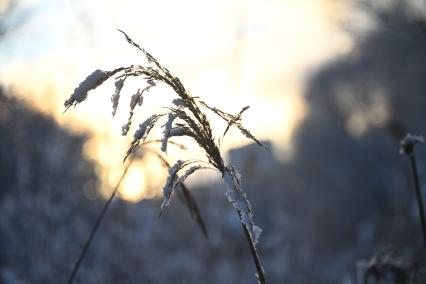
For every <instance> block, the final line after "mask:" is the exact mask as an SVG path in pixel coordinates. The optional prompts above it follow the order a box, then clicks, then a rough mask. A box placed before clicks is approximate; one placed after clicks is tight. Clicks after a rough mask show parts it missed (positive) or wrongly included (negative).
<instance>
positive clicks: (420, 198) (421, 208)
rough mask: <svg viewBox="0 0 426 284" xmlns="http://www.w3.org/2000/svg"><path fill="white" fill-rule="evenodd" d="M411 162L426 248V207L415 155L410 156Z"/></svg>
mask: <svg viewBox="0 0 426 284" xmlns="http://www.w3.org/2000/svg"><path fill="white" fill-rule="evenodd" d="M410 161H411V168H412V170H413V177H414V185H415V188H416V195H417V205H418V207H419V215H420V223H421V225H422V230H423V241H424V245H425V248H426V221H425V212H424V205H423V196H422V192H421V190H420V182H419V176H418V174H417V165H416V158H415V156H414V154H411V155H410Z"/></svg>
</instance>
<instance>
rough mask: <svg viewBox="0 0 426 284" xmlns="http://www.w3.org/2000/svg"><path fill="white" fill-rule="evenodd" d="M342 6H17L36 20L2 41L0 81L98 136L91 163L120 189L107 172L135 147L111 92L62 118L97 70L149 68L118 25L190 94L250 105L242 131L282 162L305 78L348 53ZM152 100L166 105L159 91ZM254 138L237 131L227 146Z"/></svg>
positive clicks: (315, 0) (322, 1)
mask: <svg viewBox="0 0 426 284" xmlns="http://www.w3.org/2000/svg"><path fill="white" fill-rule="evenodd" d="M0 2H1V0H0ZM337 2H338V1H331V0H257V1H255V0H246V1H244V0H233V1H231V0H215V1H213V0H210V1H199V0H198V1H196V0H181V1H171V0H159V1H153V0H151V1H124V0H121V1H112V0H109V1H105V0H104V1H100V0H95V1H71V0H39V1H36V0H21V1H19V3H20V6H19V7H21V8H20V9H22V10H24V11H27V12H28V13H29V15H30V16H29V17H28V18H27V19H25V20H24V22H23V24H22V25H21V26H20V27H19V28H17V29H16V32H14V33H11V34H10V35H9V37H7V38H6V39H5V40H3V42H0V62H1V64H0V81H1V82H2V83H6V84H12V85H13V86H15V89H16V91H17V92H18V94H19V95H20V96H23V97H25V98H26V100H27V101H28V102H29V103H30V104H32V105H34V106H35V107H36V108H38V109H40V110H42V111H43V112H46V113H48V114H50V115H52V116H53V117H54V118H55V119H56V120H57V121H58V122H59V123H60V124H61V125H64V126H66V127H70V128H71V129H73V130H74V131H83V130H84V131H91V132H93V133H94V134H93V139H92V140H91V141H89V142H88V144H87V146H86V152H87V155H88V156H89V157H90V158H92V159H94V160H96V161H98V162H99V164H100V165H101V166H100V168H102V169H101V170H100V173H101V175H104V176H107V175H109V180H111V183H112V184H113V183H114V180H115V179H116V178H115V177H111V176H119V175H120V172H121V170H122V164H121V159H122V156H123V153H124V152H125V149H126V147H127V146H128V143H129V142H128V140H126V139H124V138H123V137H121V135H120V132H121V131H120V126H121V124H122V123H123V120H122V118H120V115H118V117H117V118H115V119H114V120H113V119H112V118H111V115H110V113H111V106H110V103H109V101H110V100H109V97H110V95H111V93H112V92H113V89H111V87H110V88H108V86H107V87H105V88H101V90H99V91H95V92H92V93H91V94H90V98H89V99H88V101H87V102H85V103H83V104H81V105H80V106H78V107H77V108H76V109H71V110H70V111H69V112H68V113H67V114H66V115H63V114H62V112H63V107H62V106H63V101H64V100H65V99H66V98H67V97H68V96H69V95H70V94H71V93H72V91H73V89H74V88H75V87H76V86H77V85H78V84H79V82H80V81H81V80H83V79H84V78H85V77H86V76H87V75H88V74H90V73H91V72H92V71H94V70H95V69H98V68H99V69H104V70H108V69H112V68H116V67H119V66H125V65H126V66H127V65H129V64H141V63H144V60H143V59H144V58H143V57H142V56H141V54H140V53H138V52H137V50H135V49H134V48H132V47H131V46H129V45H128V44H127V42H126V41H125V40H124V39H123V37H122V35H121V34H120V33H118V32H117V31H116V28H120V29H123V30H125V31H126V32H127V33H128V34H129V35H130V36H131V37H132V38H133V40H134V41H136V42H138V43H139V44H141V45H142V46H144V47H145V48H146V49H147V50H148V51H149V52H150V53H151V54H153V55H154V56H155V57H156V58H157V59H158V60H159V61H160V62H161V63H162V64H163V65H165V66H166V67H167V68H169V69H170V70H171V71H172V73H173V74H174V75H175V76H178V77H179V78H180V79H181V81H182V82H183V84H184V85H185V86H186V88H187V89H188V90H189V91H190V93H191V94H192V95H196V96H200V97H202V98H203V99H204V100H205V101H207V102H208V103H210V104H212V105H214V106H217V107H219V108H221V109H223V110H225V111H228V112H231V113H235V112H238V111H239V110H240V109H241V107H243V106H246V105H250V106H251V108H250V109H249V110H248V111H247V112H246V113H245V114H244V116H243V123H244V124H245V126H246V127H247V128H249V129H250V130H251V131H252V132H253V133H254V134H255V135H256V136H257V137H258V138H260V139H262V140H270V141H272V142H273V145H274V148H275V149H277V151H276V153H277V155H278V157H283V156H285V155H283V153H286V151H289V149H290V148H291V147H290V146H291V135H292V133H293V131H294V129H295V128H296V127H297V125H298V123H299V122H300V120H301V119H302V118H303V116H304V114H305V113H306V108H305V106H304V101H303V97H302V94H303V90H304V87H305V85H304V84H305V80H306V78H307V77H308V76H309V75H310V74H311V72H312V71H313V70H315V68H317V67H318V66H319V65H320V64H321V63H324V62H326V61H327V60H329V59H331V58H333V57H334V56H337V55H339V54H344V53H346V52H348V51H349V50H350V48H351V40H350V38H349V36H348V35H347V34H346V33H345V32H344V31H342V30H341V29H340V28H339V21H340V20H341V17H342V15H343V10H344V7H343V6H341V5H338V4H337ZM0 7H1V5H0ZM22 10H18V12H19V11H22ZM155 95H156V96H158V97H162V94H161V92H160V91H158V92H155ZM156 104H157V105H156V107H160V106H162V105H164V104H167V100H162V99H159V100H158V101H157V103H156ZM154 105H155V103H154ZM152 107H153V108H154V106H152ZM123 113H124V115H125V113H126V111H125V110H123ZM149 114H150V113H147V114H146V115H149ZM142 117H143V116H142ZM136 124H137V122H135V125H136ZM212 124H213V128H215V127H219V130H218V133H221V132H222V131H223V129H222V128H220V127H222V126H221V124H219V123H218V122H217V121H216V120H213V119H212ZM249 142H250V141H247V140H246V139H245V138H244V137H242V136H241V135H239V133H238V132H237V131H234V132H232V133H230V135H228V136H227V138H226V140H225V142H224V145H223V150H225V151H226V150H228V149H230V148H233V147H237V146H241V145H244V144H247V143H249ZM173 158H175V157H174V154H173V153H171V154H170V159H173ZM105 179H106V178H105ZM135 182H136V181H135ZM144 182H145V181H144ZM144 182H141V181H139V183H144Z"/></svg>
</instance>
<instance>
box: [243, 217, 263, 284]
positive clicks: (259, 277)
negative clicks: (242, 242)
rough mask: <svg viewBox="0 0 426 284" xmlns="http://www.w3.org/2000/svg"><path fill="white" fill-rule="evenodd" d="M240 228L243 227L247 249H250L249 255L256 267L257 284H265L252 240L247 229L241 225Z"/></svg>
mask: <svg viewBox="0 0 426 284" xmlns="http://www.w3.org/2000/svg"><path fill="white" fill-rule="evenodd" d="M242 227H243V230H244V235H245V236H246V239H247V243H248V245H249V248H250V252H251V255H252V256H253V260H254V264H255V266H256V271H257V277H258V279H259V283H261V284H266V278H265V272H264V271H263V267H262V264H261V262H260V257H259V254H258V253H257V250H256V248H255V246H254V243H253V240H252V239H251V237H250V234H249V232H248V230H247V228H246V227H245V226H244V225H242Z"/></svg>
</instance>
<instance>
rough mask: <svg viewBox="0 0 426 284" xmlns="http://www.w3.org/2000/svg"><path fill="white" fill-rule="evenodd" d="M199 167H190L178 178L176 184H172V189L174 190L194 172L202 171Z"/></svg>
mask: <svg viewBox="0 0 426 284" xmlns="http://www.w3.org/2000/svg"><path fill="white" fill-rule="evenodd" d="M202 168H203V167H201V166H200V165H197V166H193V167H190V168H189V169H188V170H187V171H186V172H185V174H184V175H183V176H181V177H179V178H178V179H177V180H176V182H174V183H173V188H175V187H176V186H177V185H178V184H179V183H183V182H184V181H185V180H186V179H187V178H188V177H189V176H190V175H192V174H193V173H194V172H196V171H198V170H200V169H202Z"/></svg>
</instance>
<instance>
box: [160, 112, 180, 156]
mask: <svg viewBox="0 0 426 284" xmlns="http://www.w3.org/2000/svg"><path fill="white" fill-rule="evenodd" d="M175 118H176V116H175V115H174V114H173V113H169V117H168V120H167V122H166V124H164V131H163V137H162V138H161V151H163V152H164V153H166V152H167V141H168V140H169V137H170V130H171V129H172V124H173V121H174V120H175Z"/></svg>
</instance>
